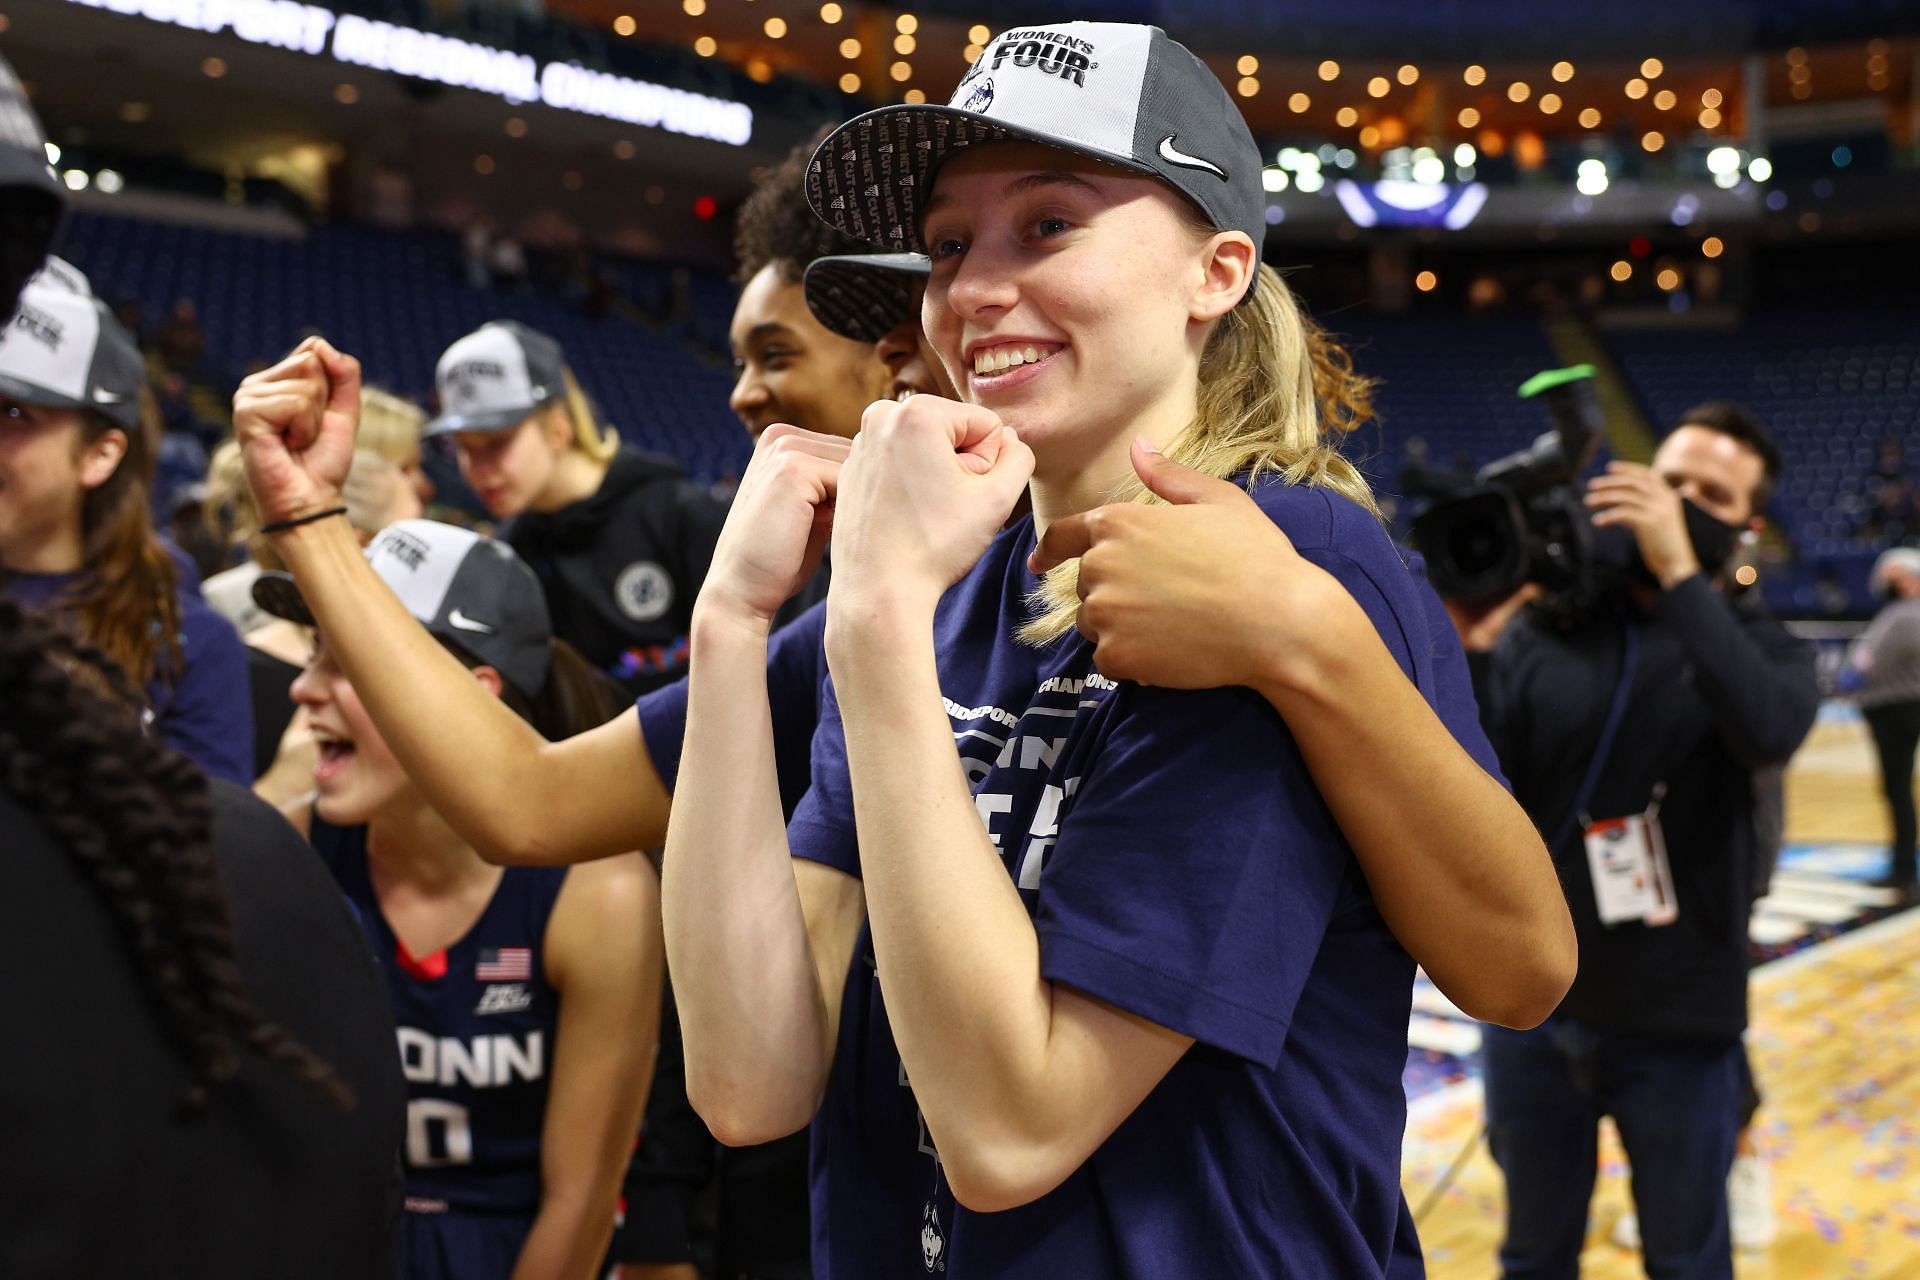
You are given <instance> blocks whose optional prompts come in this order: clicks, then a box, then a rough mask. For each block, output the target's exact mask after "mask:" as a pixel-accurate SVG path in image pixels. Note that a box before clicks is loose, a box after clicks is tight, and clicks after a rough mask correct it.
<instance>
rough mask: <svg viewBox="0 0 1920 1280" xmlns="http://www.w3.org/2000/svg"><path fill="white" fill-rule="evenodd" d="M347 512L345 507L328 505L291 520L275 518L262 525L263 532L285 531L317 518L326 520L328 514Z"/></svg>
mask: <svg viewBox="0 0 1920 1280" xmlns="http://www.w3.org/2000/svg"><path fill="white" fill-rule="evenodd" d="M345 514H347V509H346V508H345V507H328V508H327V509H326V510H325V511H314V512H310V513H308V514H307V515H304V516H295V517H294V518H293V519H291V520H275V521H274V522H273V523H272V524H263V525H261V526H260V532H262V533H285V532H286V531H287V530H288V529H298V528H299V527H300V526H301V525H303V524H312V523H313V522H314V521H316V520H325V519H326V518H327V517H328V516H343V515H345Z"/></svg>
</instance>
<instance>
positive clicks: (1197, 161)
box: [807, 22, 1267, 293]
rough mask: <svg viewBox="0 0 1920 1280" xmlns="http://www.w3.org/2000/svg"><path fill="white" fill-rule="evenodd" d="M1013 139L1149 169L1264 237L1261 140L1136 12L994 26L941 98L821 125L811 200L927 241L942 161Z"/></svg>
mask: <svg viewBox="0 0 1920 1280" xmlns="http://www.w3.org/2000/svg"><path fill="white" fill-rule="evenodd" d="M1009 141H1014V142H1018V141H1025V142H1039V143H1044V144H1046V145H1048V146H1052V147H1059V148H1061V149H1062V150H1065V151H1072V152H1075V153H1077V154H1079V155H1084V156H1091V157H1093V158H1094V159H1096V160H1103V161H1105V162H1107V163H1108V164H1112V165H1115V166H1117V167H1118V168H1121V169H1125V170H1129V171H1131V172H1134V173H1142V174H1150V175H1152V176H1153V177H1156V178H1159V179H1161V180H1162V181H1163V182H1166V183H1167V184H1168V185H1170V186H1172V187H1173V188H1174V189H1175V190H1177V191H1179V192H1180V193H1181V194H1183V195H1185V196H1186V197H1187V198H1188V199H1190V200H1192V201H1193V202H1194V204H1196V205H1198V206H1199V208H1200V211H1201V212H1202V213H1203V214H1205V215H1206V217H1207V218H1208V220H1209V221H1211V222H1212V223H1213V225H1214V226H1215V227H1216V228H1219V229H1220V230H1223V231H1230V230H1239V231H1244V232H1246V233H1247V235H1248V236H1250V237H1251V238H1252V240H1253V243H1254V246H1255V247H1256V248H1258V247H1260V246H1262V245H1264V244H1265V243H1266V232H1267V217H1266V212H1267V210H1266V195H1265V189H1264V188H1263V187H1262V186H1261V182H1260V169H1261V161H1260V149H1259V147H1258V146H1256V145H1255V143H1254V141H1253V134H1252V132H1251V131H1249V130H1248V128H1247V122H1246V120H1245V119H1244V118H1243V117H1242V116H1241V114H1240V109H1239V108H1238V107H1236V106H1235V105H1234V103H1233V99H1232V98H1231V97H1229V96H1228V95H1227V90H1226V86H1224V85H1222V84H1221V83H1220V80H1219V77H1217V76H1215V75H1214V74H1213V72H1212V71H1210V70H1208V69H1207V66H1206V64H1205V63H1203V62H1201V61H1200V59H1198V58H1196V57H1194V56H1193V54H1192V53H1190V52H1188V51H1187V48H1186V46H1184V45H1182V44H1180V43H1179V42H1178V41H1176V40H1174V39H1172V38H1171V37H1169V36H1168V35H1167V33H1166V32H1164V31H1162V30H1161V29H1160V28H1158V27H1151V26H1144V25H1140V24H1135V23H1120V22H1062V23H1052V24H1046V25H1040V26H1034V25H1027V26H1018V27H1013V28H1011V29H1009V30H1007V31H1003V32H1001V33H1000V34H999V35H997V36H995V37H994V38H993V39H992V40H991V41H990V42H989V43H988V44H987V47H986V49H985V50H984V51H983V52H982V53H981V55H980V56H979V57H978V58H977V59H975V60H974V63H973V66H972V67H970V68H969V69H968V70H967V74H966V75H965V76H963V77H962V78H961V80H960V84H959V87H958V88H956V89H955V90H954V91H953V97H952V99H951V100H950V101H949V102H948V103H947V105H945V106H937V105H933V104H924V105H919V106H896V107H882V108H880V109H879V110H877V111H869V112H867V113H866V114H865V115H862V116H859V117H856V118H855V119H853V120H851V121H849V122H848V123H846V124H844V125H842V126H840V128H838V129H836V130H834V131H833V132H832V133H831V134H828V135H827V139H826V141H824V142H822V143H821V144H820V146H819V147H818V148H817V149H816V150H815V151H814V153H813V161H812V163H811V164H810V165H809V166H808V170H807V201H808V203H809V204H811V205H812V206H813V211H814V212H815V213H817V214H819V215H820V216H821V217H822V218H824V219H825V220H826V221H827V222H828V223H830V224H832V225H833V226H834V227H835V228H837V229H838V230H840V231H842V232H844V233H846V234H847V235H850V236H853V237H854V238H855V239H859V240H865V241H867V242H868V243H871V244H875V245H880V246H884V247H886V248H889V249H896V250H914V251H917V252H922V253H924V252H925V251H926V248H927V246H926V244H925V243H924V241H923V240H922V239H921V236H920V228H919V225H918V224H919V216H920V207H921V201H922V200H924V199H925V197H926V194H927V192H928V191H929V189H930V188H931V187H932V184H933V176H934V174H935V173H936V172H937V171H938V169H939V167H940V165H941V163H942V162H943V161H945V160H946V159H947V158H948V157H949V156H951V155H952V154H953V153H954V152H955V151H958V150H960V149H961V148H964V147H970V146H978V145H981V144H983V143H989V142H1009ZM1248 292H1249V293H1251V292H1252V289H1251V286H1249V289H1248Z"/></svg>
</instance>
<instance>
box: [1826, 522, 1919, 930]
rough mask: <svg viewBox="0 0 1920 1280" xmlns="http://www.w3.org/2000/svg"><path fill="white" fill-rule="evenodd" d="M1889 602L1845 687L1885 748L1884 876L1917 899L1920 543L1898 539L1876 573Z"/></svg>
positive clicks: (1853, 652)
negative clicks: (1888, 829) (1889, 826)
mask: <svg viewBox="0 0 1920 1280" xmlns="http://www.w3.org/2000/svg"><path fill="white" fill-rule="evenodd" d="M1869 581H1870V583H1871V585H1872V588H1873V593H1874V594H1875V595H1876V596H1879V597H1880V598H1881V599H1883V600H1885V601H1886V602H1887V603H1886V605H1885V606H1884V607H1883V608H1882V609H1881V610H1880V612H1879V613H1878V614H1876V615H1874V619H1873V622H1872V623H1870V624H1869V625H1868V627H1867V630H1866V632H1865V633H1864V634H1863V635H1861V637H1860V638H1859V639H1858V640H1855V641H1854V642H1853V646H1852V647H1851V648H1850V649H1849V650H1848V651H1847V666H1846V670H1845V671H1844V672H1843V673H1842V677H1841V679H1842V686H1841V687H1842V688H1843V689H1844V690H1845V691H1847V692H1849V693H1851V694H1852V695H1853V700H1854V701H1855V702H1856V703H1858V704H1859V706H1860V711H1861V714H1862V715H1864V716H1865V717H1866V720H1867V727H1868V728H1870V729H1871V730H1872V731H1873V745H1874V749H1875V750H1876V751H1877V752H1878V753H1879V756H1880V786H1881V789H1882V791H1883V792H1884V793H1885V794H1886V797H1887V812H1888V814H1889V815H1890V816H1891V817H1892V819H1893V840H1892V843H1891V844H1890V846H1889V848H1890V849H1891V850H1892V859H1891V862H1890V864H1889V866H1888V871H1887V876H1886V879H1885V880H1884V881H1883V882H1882V883H1884V884H1886V885H1887V886H1889V887H1891V888H1893V889H1897V890H1899V892H1900V894H1901V897H1902V899H1903V900H1905V901H1908V902H1912V901H1913V900H1914V899H1915V897H1916V891H1915V888H1914V843H1915V840H1916V834H1915V832H1916V827H1917V825H1920V824H1916V822H1915V819H1914V803H1913V762H1914V751H1915V747H1916V745H1920V550H1915V549H1914V548H1912V547H1894V548H1893V549H1892V550H1889V551H1884V552H1882V553H1881V554H1880V558H1879V559H1878V560H1876V561H1874V564H1873V573H1872V575H1871V578H1870V579H1869Z"/></svg>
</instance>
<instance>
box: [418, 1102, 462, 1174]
mask: <svg viewBox="0 0 1920 1280" xmlns="http://www.w3.org/2000/svg"><path fill="white" fill-rule="evenodd" d="M407 1163H408V1164H410V1165H412V1166H413V1167H414V1168H416V1169H431V1168H434V1167H436V1166H440V1165H450V1164H472V1163H473V1128H472V1126H471V1125H470V1124H469V1123H468V1122H467V1109H466V1108H465V1107H463V1106H461V1105H460V1104H459V1103H457V1102H444V1101H442V1100H441V1099H439V1098H415V1099H414V1100H413V1101H411V1102H409V1103H407Z"/></svg>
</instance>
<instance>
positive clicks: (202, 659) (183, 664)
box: [0, 258, 253, 784]
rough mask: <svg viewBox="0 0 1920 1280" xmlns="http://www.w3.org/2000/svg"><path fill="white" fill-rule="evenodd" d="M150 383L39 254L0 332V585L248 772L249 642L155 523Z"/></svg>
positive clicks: (200, 754) (164, 715) (169, 721)
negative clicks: (202, 590) (96, 651)
mask: <svg viewBox="0 0 1920 1280" xmlns="http://www.w3.org/2000/svg"><path fill="white" fill-rule="evenodd" d="M146 399H147V392H146V366H145V364H144V363H143V362H142V360H141V358H140V352H139V350H138V349H137V348H136V347H135V346H134V343H133V339H132V337H131V336H130V335H129V334H128V333H127V332H126V330H125V329H123V328H121V326H120V323H119V321H117V320H115V319H114V318H113V315H112V313H111V312H110V311H108V309H107V307H106V305H105V304H104V303H102V302H101V301H100V300H99V299H98V298H95V297H94V296H93V294H92V292H91V290H90V289H89V287H88V285H87V280H86V277H85V276H84V275H82V274H81V273H80V272H79V271H77V270H75V269H74V268H73V267H72V266H71V265H70V264H68V263H65V262H62V261H61V260H59V259H57V258H55V259H50V260H49V263H48V267H47V269H46V270H44V271H42V272H41V273H40V274H39V275H38V276H36V277H35V278H34V279H33V280H32V281H30V282H29V283H28V284H27V286H26V287H25V288H24V289H23V290H22V291H21V295H20V305H19V310H18V311H17V312H16V313H15V314H14V317H13V321H12V323H11V324H9V325H8V326H7V327H6V329H5V331H4V333H3V334H0V591H4V592H5V593H6V594H7V595H8V596H9V597H11V598H12V599H14V600H16V601H18V602H20V603H22V604H25V605H28V606H31V607H33V608H38V609H46V610H50V611H52V612H55V613H57V614H59V615H60V616H61V617H62V618H63V619H65V620H66V621H67V622H68V624H69V625H70V626H71V627H72V628H73V630H74V631H75V633H76V634H77V635H79V636H80V638H82V639H83V640H85V641H87V642H88V643H89V644H92V645H94V646H96V647H98V648H100V649H102V650H104V651H105V652H106V653H107V655H108V656H109V657H111V658H112V659H113V660H114V661H115V662H117V663H118V664H119V665H120V667H121V668H122V669H123V670H124V671H125V672H126V673H127V675H128V677H129V678H130V679H132V681H133V682H134V684H135V686H136V687H139V688H142V689H144V690H145V691H146V710H147V712H148V713H149V714H150V715H151V717H152V720H153V725H154V730H155V732H156V733H157V734H158V736H159V738H160V740H161V741H163V742H165V743H167V744H168V745H169V746H172V747H174V748H176V749H178V750H180V751H182V752H184V753H185V754H186V755H187V756H189V757H190V758H192V759H193V760H194V761H195V762H196V763H197V764H199V765H200V766H201V767H202V768H204V769H205V770H207V772H208V773H210V774H212V775H214V776H216V777H221V778H226V779H228V780H230V781H233V782H238V783H242V784H245V783H247V782H250V781H252V779H253V709H252V705H251V703H250V702H249V701H248V699H247V683H246V666H247V659H246V650H245V648H244V647H243V646H242V645H241V643H240V640H239V637H238V636H237V635H235V633H234V630H233V627H232V626H231V625H229V624H228V623H227V621H226V620H225V619H224V618H221V617H220V616H219V615H217V614H215V613H214V612H213V611H212V610H211V609H209V608H208V607H207V606H206V604H205V602H204V601H203V600H202V599H201V598H200V594H199V592H198V590H197V589H196V588H197V585H198V583H197V579H193V578H192V577H191V576H190V575H191V569H190V568H189V567H188V566H187V565H186V564H185V562H184V558H181V559H176V558H175V555H174V553H173V552H172V551H171V550H170V549H169V548H168V546H167V545H166V544H165V543H164V542H162V541H161V539H160V537H159V535H158V534H157V533H155V532H154V530H153V520H152V515H151V512H150V510H149V507H148V498H147V495H148V490H149V488H150V486H151V484H152V479H153V466H154V456H155V449H156V446H157V443H158V439H159V434H160V433H159V428H158V423H157V420H155V419H153V418H152V417H150V416H149V415H148V414H146V413H144V412H143V405H144V404H145V402H146Z"/></svg>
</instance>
